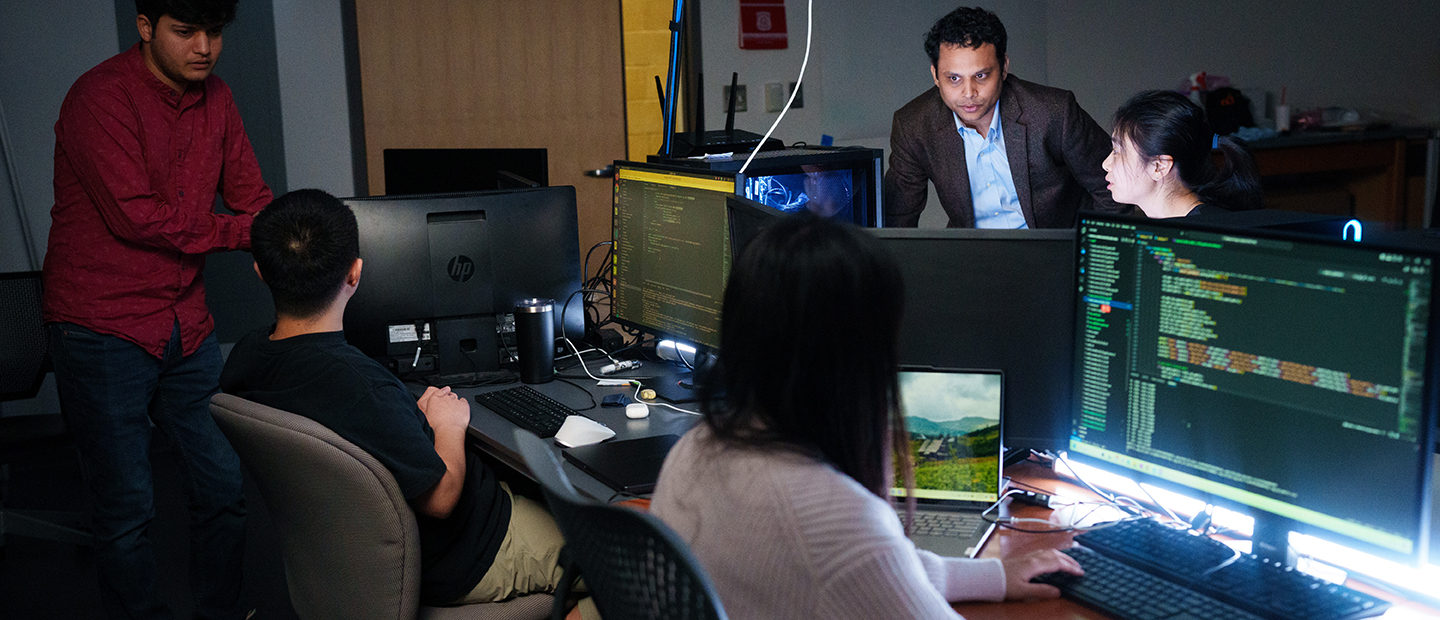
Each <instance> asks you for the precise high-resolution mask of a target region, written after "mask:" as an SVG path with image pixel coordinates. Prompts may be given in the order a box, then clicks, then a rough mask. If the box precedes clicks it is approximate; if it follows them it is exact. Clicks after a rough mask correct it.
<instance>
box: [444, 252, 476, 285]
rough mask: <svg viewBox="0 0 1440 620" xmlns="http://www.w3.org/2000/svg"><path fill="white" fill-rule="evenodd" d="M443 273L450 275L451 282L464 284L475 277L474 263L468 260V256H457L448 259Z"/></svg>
mask: <svg viewBox="0 0 1440 620" xmlns="http://www.w3.org/2000/svg"><path fill="white" fill-rule="evenodd" d="M445 271H446V272H447V273H449V274H450V279H451V280H454V281H456V282H460V283H465V282H468V281H469V280H470V278H472V277H474V276H475V261H473V260H470V257H469V256H466V255H464V254H459V255H456V256H455V258H452V259H450V263H449V264H448V265H446V266H445Z"/></svg>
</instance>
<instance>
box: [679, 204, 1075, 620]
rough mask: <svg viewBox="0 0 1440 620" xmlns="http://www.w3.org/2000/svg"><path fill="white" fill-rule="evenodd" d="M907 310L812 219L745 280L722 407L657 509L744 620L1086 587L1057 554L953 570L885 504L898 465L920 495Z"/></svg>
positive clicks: (801, 222)
mask: <svg viewBox="0 0 1440 620" xmlns="http://www.w3.org/2000/svg"><path fill="white" fill-rule="evenodd" d="M903 300H904V288H903V285H902V284H901V278H900V271H899V269H898V267H897V266H896V264H895V261H894V259H893V258H892V257H890V256H889V255H888V253H886V252H885V251H884V249H883V248H881V247H880V245H879V244H878V243H877V242H876V241H875V240H874V239H873V238H872V237H870V236H869V235H867V234H865V233H864V232H862V231H860V230H858V229H855V228H854V227H851V226H848V225H845V224H840V223H836V222H834V221H831V220H825V219H821V218H818V217H814V216H810V215H804V214H802V215H799V216H793V217H785V218H781V219H778V220H776V221H775V223H774V224H772V225H771V226H770V227H769V228H767V229H766V230H765V231H764V232H762V233H760V235H759V236H757V237H756V239H755V240H754V241H753V242H752V243H750V245H749V247H747V248H746V250H745V252H744V254H743V256H742V257H741V259H740V260H738V261H737V262H736V264H735V265H734V267H733V268H732V270H731V275H730V281H729V284H728V285H727V288H726V291H725V305H724V312H723V314H722V327H721V334H720V338H721V340H720V343H721V347H720V348H721V350H722V351H723V355H722V356H721V357H720V360H721V362H720V368H719V371H718V373H719V375H718V379H716V380H712V381H711V383H710V385H711V386H712V387H714V388H717V389H719V390H723V396H720V397H719V399H718V400H711V401H707V402H708V403H710V404H708V405H707V406H705V407H704V408H703V409H704V413H705V421H704V423H703V424H700V425H699V426H697V427H696V428H695V429H694V430H693V431H691V432H690V433H688V434H686V435H685V437H684V438H682V439H681V441H680V443H678V444H676V446H675V448H674V450H672V451H671V452H670V455H669V457H668V458H666V460H665V467H664V469H663V470H662V471H661V473H660V480H659V482H658V484H657V486H656V490H655V495H654V500H653V502H652V504H651V510H652V511H653V512H654V514H655V515H656V516H658V517H660V518H661V519H662V520H664V521H665V522H666V523H667V524H669V525H670V526H671V527H672V528H674V529H675V531H676V532H678V533H679V534H680V536H681V537H682V538H684V539H685V541H686V542H688V543H689V544H690V547H691V550H692V551H693V552H694V553H695V555H696V557H698V558H699V560H700V563H701V564H702V565H704V567H705V569H706V571H707V572H709V574H710V577H711V579H712V580H713V581H714V583H715V587H716V589H717V590H718V591H719V594H720V601H721V603H722V604H723V605H724V607H725V610H726V612H727V613H728V615H729V616H730V617H731V618H737V619H750V618H776V619H782V618H783V619H791V618H806V617H817V618H818V617H824V618H947V619H953V618H958V617H959V616H958V615H957V614H956V613H955V611H954V610H953V609H951V607H950V605H949V601H960V600H992V601H998V600H1002V599H1006V598H1009V599H1027V598H1053V597H1056V596H1058V595H1059V592H1058V591H1057V590H1056V589H1055V588H1053V587H1051V586H1047V585H1040V584H1032V583H1029V580H1030V578H1032V577H1034V576H1036V575H1039V574H1042V573H1048V572H1055V571H1066V572H1073V573H1076V574H1079V572H1080V567H1079V565H1078V564H1076V563H1075V561H1074V560H1072V559H1070V558H1069V557H1068V556H1065V555H1063V554H1061V553H1058V552H1056V551H1052V550H1046V551H1041V552H1036V553H1032V554H1028V555H1024V556H1020V557H1016V558H1007V559H1005V560H1003V561H1002V560H993V559H990V560H970V559H962V558H945V557H940V556H938V555H935V554H933V553H930V552H928V551H921V550H917V549H916V548H915V545H914V544H912V543H911V542H910V541H909V539H907V538H906V537H905V533H904V531H903V528H902V526H901V523H900V520H899V519H897V518H896V515H895V510H894V509H892V508H891V507H890V504H889V502H888V500H887V499H886V497H887V490H888V489H889V487H890V485H891V472H892V471H894V470H892V469H891V463H892V461H891V459H892V455H897V454H898V455H901V464H900V471H901V472H902V474H903V476H904V477H905V479H906V486H907V487H913V475H912V470H911V464H910V463H909V462H908V454H909V452H908V450H907V449H905V444H904V442H905V441H906V438H907V437H908V435H907V434H906V433H905V428H904V418H903V416H901V415H900V411H899V402H898V396H897V394H898V390H897V386H896V370H897V360H896V357H897V353H896V344H897V340H898V335H899V327H900V316H901V313H902V309H903V308H902V306H903ZM911 501H912V502H913V500H911ZM911 507H912V509H913V503H912V504H911Z"/></svg>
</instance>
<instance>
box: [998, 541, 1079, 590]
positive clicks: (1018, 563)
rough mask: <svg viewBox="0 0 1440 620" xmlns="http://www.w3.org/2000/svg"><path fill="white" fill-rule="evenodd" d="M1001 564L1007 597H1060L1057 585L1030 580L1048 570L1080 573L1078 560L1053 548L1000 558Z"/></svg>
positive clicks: (1046, 572)
mask: <svg viewBox="0 0 1440 620" xmlns="http://www.w3.org/2000/svg"><path fill="white" fill-rule="evenodd" d="M1000 562H1001V563H1002V564H1004V565H1005V598H1006V600H1011V601H1023V600H1035V599H1051V598H1059V597H1060V589H1059V588H1056V587H1055V586H1052V585H1049V584H1044V583H1031V582H1030V580H1031V579H1034V578H1036V577H1038V576H1040V575H1045V574H1048V573H1070V574H1072V575H1084V574H1085V571H1084V570H1083V569H1081V568H1080V563H1079V562H1076V561H1075V558H1072V557H1070V556H1068V555H1065V554H1063V553H1060V552H1059V551H1057V550H1055V549H1041V550H1039V551H1032V552H1030V553H1027V554H1025V555H1018V556H1014V557H1008V558H1005V559H1003V560H1001V561H1000Z"/></svg>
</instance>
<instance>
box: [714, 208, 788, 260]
mask: <svg viewBox="0 0 1440 620" xmlns="http://www.w3.org/2000/svg"><path fill="white" fill-rule="evenodd" d="M782 215H783V214H782V213H781V212H779V211H776V210H775V209H772V208H770V207H768V206H765V205H763V204H760V203H758V202H755V201H754V200H750V199H749V198H741V197H739V196H726V197H725V216H726V219H727V222H728V224H729V231H730V260H731V262H732V263H733V262H734V261H736V260H739V259H740V253H741V252H744V251H745V246H747V245H749V244H750V242H751V241H754V240H755V237H758V236H760V232H761V231H763V230H765V229H766V228H769V227H770V225H771V224H773V223H774V222H775V220H776V219H778V218H780V217H781V216H782Z"/></svg>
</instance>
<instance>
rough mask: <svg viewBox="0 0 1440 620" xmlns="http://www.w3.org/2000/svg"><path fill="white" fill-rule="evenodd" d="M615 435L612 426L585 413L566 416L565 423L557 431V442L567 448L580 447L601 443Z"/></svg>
mask: <svg viewBox="0 0 1440 620" xmlns="http://www.w3.org/2000/svg"><path fill="white" fill-rule="evenodd" d="M614 436H615V431H613V430H610V427H608V426H605V425H604V424H601V423H599V422H596V421H594V420H591V419H590V418H587V417H585V416H583V415H572V416H565V423H564V424H561V425H560V430H559V431H557V432H556V433H555V443H558V444H560V445H562V446H565V447H566V448H578V447H580V446H588V445H590V444H592V443H600V442H602V441H605V440H606V439H609V438H611V437H614Z"/></svg>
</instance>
